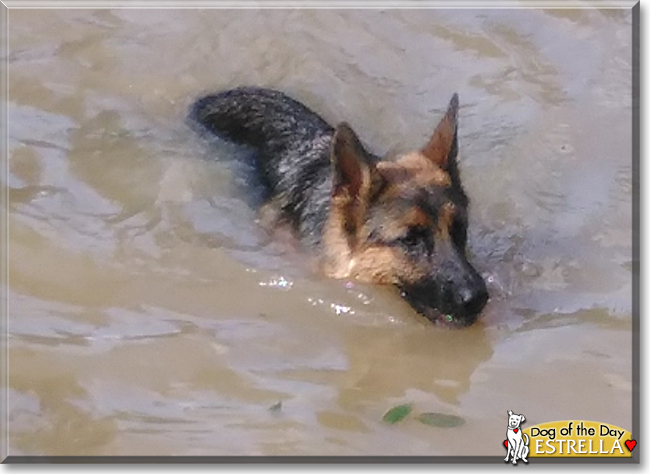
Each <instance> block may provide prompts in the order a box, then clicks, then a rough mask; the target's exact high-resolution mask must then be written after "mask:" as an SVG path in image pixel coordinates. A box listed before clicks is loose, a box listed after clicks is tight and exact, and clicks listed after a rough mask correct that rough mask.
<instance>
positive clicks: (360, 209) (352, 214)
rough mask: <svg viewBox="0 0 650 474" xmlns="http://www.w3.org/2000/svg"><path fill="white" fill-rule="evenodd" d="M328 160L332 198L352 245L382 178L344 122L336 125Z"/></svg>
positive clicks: (354, 134) (357, 138)
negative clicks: (329, 162)
mask: <svg viewBox="0 0 650 474" xmlns="http://www.w3.org/2000/svg"><path fill="white" fill-rule="evenodd" d="M330 159H331V162H332V202H333V206H334V207H336V208H337V209H336V210H337V214H338V215H339V216H340V218H342V219H343V222H342V223H341V224H342V225H343V229H344V231H345V233H346V234H347V237H348V239H349V244H350V246H351V247H352V248H353V247H354V245H355V243H356V233H357V231H358V230H359V228H360V226H361V225H362V222H363V219H364V217H365V213H366V209H367V207H368V204H369V202H370V199H371V197H372V195H373V193H374V192H376V190H377V189H379V188H380V187H381V183H382V182H383V178H382V177H381V175H380V174H379V172H378V171H377V169H376V167H375V164H374V161H373V159H372V157H371V155H370V154H369V153H368V152H367V151H366V149H365V148H364V147H363V145H362V144H361V140H359V137H357V135H356V133H354V131H353V130H352V128H351V127H350V125H348V124H347V123H346V122H342V123H340V124H339V125H338V126H337V127H336V131H335V132H334V137H333V138H332V148H331V152H330Z"/></svg>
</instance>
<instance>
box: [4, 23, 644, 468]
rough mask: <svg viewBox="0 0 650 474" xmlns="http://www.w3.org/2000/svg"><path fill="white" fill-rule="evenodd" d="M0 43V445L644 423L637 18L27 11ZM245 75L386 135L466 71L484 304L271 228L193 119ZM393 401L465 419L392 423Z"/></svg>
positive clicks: (441, 441)
mask: <svg viewBox="0 0 650 474" xmlns="http://www.w3.org/2000/svg"><path fill="white" fill-rule="evenodd" d="M9 37H10V54H9V58H8V61H9V104H8V107H9V144H8V146H9V166H8V169H9V173H8V177H7V180H6V182H3V183H2V186H3V188H7V187H8V192H9V200H10V202H9V213H8V223H9V252H8V268H9V288H8V296H9V321H8V324H9V341H8V342H9V372H10V373H9V388H8V390H9V392H8V393H9V400H8V401H9V431H10V439H9V443H10V444H9V454H107V455H110V454H123V455H126V454H202V455H225V454H228V455H233V454H235V455H236V454H297V455H304V454H326V455H333V454H339V455H359V454H363V455H371V454H382V455H386V454H400V455H415V454H419V455H468V454H472V455H500V456H503V455H504V449H503V446H502V445H501V441H502V439H504V436H505V429H506V411H507V410H508V409H512V410H514V411H515V412H517V413H524V414H525V415H526V417H527V419H528V423H530V425H532V424H536V423H540V422H545V421H551V420H563V419H588V420H596V421H602V422H607V423H612V424H614V425H617V426H620V427H623V428H626V429H628V430H629V429H631V427H632V426H631V424H632V412H631V397H632V396H631V379H632V376H631V359H632V353H631V352H632V344H631V299H632V298H631V281H632V274H631V260H632V251H631V240H632V237H631V225H632V224H631V222H632V217H631V186H632V184H631V183H632V181H631V180H632V176H631V14H630V12H628V11H622V10H602V11H595V10H579V11H572V10H561V11H560V10H558V11H538V10H462V11H461V10H459V11H454V10H420V11H418V10H402V11H400V10H385V11H372V10H347V11H328V10H291V11H282V10H267V11H257V10H239V11H226V10H204V11H199V10H181V11H175V10H146V11H145V10H97V11H89V10H68V11H57V10H46V11H45V10H44V11H38V10H25V11H19V10H11V11H10V13H9ZM242 84H250V85H262V86H269V87H275V88H279V89H282V90H284V91H286V92H288V93H290V94H291V95H293V96H294V97H296V98H298V99H300V100H302V101H304V102H305V103H307V104H308V105H309V106H311V107H312V108H313V109H315V110H317V111H319V112H320V113H322V115H323V116H324V117H326V118H327V119H328V120H330V121H331V122H336V121H338V120H347V121H349V122H350V123H351V124H352V125H353V126H354V127H355V128H356V129H357V131H358V132H359V134H360V135H361V137H362V138H363V139H364V140H365V141H366V142H367V143H368V144H370V148H371V149H372V150H373V151H375V152H377V153H383V152H389V151H394V150H398V149H405V148H412V147H413V146H418V145H419V144H421V143H424V140H425V139H426V137H427V136H428V134H429V133H430V132H431V130H432V127H433V126H434V125H435V123H437V120H438V119H439V117H440V115H441V113H442V111H443V108H444V107H445V106H446V104H447V102H448V100H449V97H450V96H451V94H452V93H453V92H454V91H458V93H459V94H460V98H461V111H460V131H459V133H460V137H459V138H460V144H461V145H460V146H461V151H460V153H461V156H460V160H461V161H460V162H461V168H462V175H463V179H464V182H465V185H466V189H467V191H468V193H469V195H470V197H471V199H472V210H471V212H472V214H471V217H472V223H471V228H470V246H471V252H472V253H473V255H474V261H475V262H476V265H477V267H478V268H479V270H480V271H481V272H482V273H483V274H484V275H485V276H486V278H487V279H488V281H489V287H490V291H491V294H492V299H491V301H490V303H489V305H488V307H487V308H486V310H485V315H484V318H483V320H482V321H481V322H480V323H479V324H477V325H476V326H474V327H472V328H469V329H465V330H456V331H453V330H445V329H442V328H439V327H435V326H432V325H431V324H429V323H427V321H425V320H424V319H423V318H422V317H420V316H418V315H417V314H415V313H413V311H412V310H411V309H410V308H409V307H408V305H406V303H404V302H403V301H402V300H401V299H400V298H399V296H398V295H397V294H396V292H395V291H394V290H392V289H389V288H379V287H371V286H362V285H358V284H355V283H353V282H345V281H331V280H325V279H323V278H320V277H318V276H317V275H314V274H313V273H312V271H311V269H310V268H309V265H308V264H306V263H305V261H306V260H307V259H306V257H305V255H304V254H301V253H300V252H299V251H296V250H295V249H293V248H291V246H289V245H286V243H284V242H282V241H281V240H277V239H275V238H272V237H271V236H269V235H267V234H266V233H265V232H264V231H263V230H262V229H261V228H260V226H259V225H258V224H257V223H256V218H257V215H256V213H255V211H254V210H253V209H252V208H251V207H250V206H249V204H248V199H247V198H248V196H249V194H248V193H249V192H250V189H247V188H246V187H245V186H242V183H241V181H242V180H243V179H242V177H241V176H242V174H241V173H240V172H238V162H237V160H236V152H234V151H232V152H227V151H223V150H221V151H218V150H216V149H215V148H214V146H213V145H211V144H209V143H206V142H205V141H203V140H202V139H200V138H199V137H197V136H196V135H195V134H194V133H193V132H192V131H191V130H190V129H189V128H188V127H187V125H186V124H185V122H184V117H185V113H186V110H187V107H188V105H189V104H190V103H191V101H192V100H193V98H195V97H197V96H198V95H199V94H201V93H203V92H206V91H213V90H218V89H224V88H228V87H234V86H238V85H242ZM280 401H281V408H280V409H279V410H278V409H275V410H274V409H269V408H270V407H272V406H274V405H275V406H276V407H277V406H278V405H276V404H277V403H278V402H280ZM400 403H412V404H413V407H414V415H416V414H418V413H421V412H430V411H433V412H442V413H450V414H454V415H457V416H460V417H462V419H463V420H464V421H465V424H464V425H462V426H460V427H455V428H434V427H431V426H426V425H424V424H421V423H419V422H418V421H417V420H416V418H415V416H411V417H410V418H408V419H406V420H404V421H402V422H401V423H398V424H396V425H393V426H390V425H387V424H385V423H383V422H382V415H383V414H384V413H385V412H386V410H388V409H389V408H391V407H392V406H394V405H397V404H400ZM530 425H529V426H530Z"/></svg>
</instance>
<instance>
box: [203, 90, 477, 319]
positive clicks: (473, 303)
mask: <svg viewBox="0 0 650 474" xmlns="http://www.w3.org/2000/svg"><path fill="white" fill-rule="evenodd" d="M457 115H458V95H457V94H454V95H453V97H452V98H451V101H450V102H449V107H448V109H447V113H446V114H445V116H444V117H443V118H442V119H441V120H440V123H439V124H438V126H437V127H436V129H435V130H434V132H433V135H432V136H431V138H430V139H429V142H428V143H427V144H426V145H425V146H424V147H423V148H422V149H420V150H417V151H413V152H410V153H405V154H402V155H399V156H397V157H396V158H394V159H390V160H389V159H381V158H379V157H378V156H376V155H373V154H372V153H371V152H369V151H368V150H367V148H366V147H365V146H364V145H363V144H362V142H361V140H360V139H359V138H358V137H357V135H356V134H355V132H354V131H353V130H352V128H351V127H350V125H348V124H347V123H345V122H342V123H339V124H338V125H337V126H336V127H332V126H330V125H329V124H328V123H327V122H325V120H323V119H322V118H321V117H320V116H319V115H317V114H316V113H314V112H312V111H311V110H309V109H308V108H307V107H306V106H304V105H303V104H301V103H299V102H297V101H295V100H293V99H291V98H290V97H288V96H286V95H285V94H283V93H282V92H278V91H274V90H269V89H261V88H253V87H242V88H237V89H233V90H228V91H224V92H220V93H217V94H213V95H208V96H205V97H202V98H200V99H198V100H197V101H196V102H195V103H194V104H193V105H192V107H191V109H190V120H191V121H192V122H195V123H198V124H200V125H201V126H202V127H201V128H203V129H207V130H208V131H210V132H212V133H214V134H216V135H217V136H218V137H221V138H223V139H225V140H227V141H230V142H233V143H235V144H240V145H247V146H249V147H252V148H253V149H254V150H255V152H256V153H255V155H256V161H255V168H256V170H257V171H258V172H259V178H260V180H261V182H262V184H263V185H264V186H265V187H266V188H267V189H266V190H267V192H268V197H269V202H272V203H273V205H274V206H277V209H278V216H279V218H281V219H282V220H284V221H286V222H288V223H290V224H291V225H292V227H293V228H294V229H295V231H296V232H297V234H298V237H299V239H300V240H301V242H302V243H303V244H304V245H305V246H307V247H308V248H311V249H313V250H315V251H316V252H318V254H319V256H320V266H321V268H322V271H323V273H324V274H325V275H326V276H328V277H332V278H354V279H356V280H359V281H362V282H368V283H378V284H390V285H395V286H397V287H398V288H399V290H400V291H401V294H402V296H403V297H404V298H405V299H406V300H407V301H408V302H409V303H410V304H411V306H412V307H413V308H415V309H416V310H417V311H418V312H420V313H421V314H423V315H424V316H426V317H427V318H428V319H430V320H431V321H434V322H441V323H443V324H445V325H451V326H468V325H470V324H472V323H473V322H474V321H475V320H476V319H477V317H478V315H479V314H480V312H481V310H482V309H483V307H484V306H485V304H486V302H487V300H488V292H487V289H486V286H485V282H484V281H483V279H482V278H481V276H480V275H479V274H478V272H477V271H476V270H475V269H474V267H472V265H471V264H470V263H469V262H468V260H467V256H466V253H465V246H466V243H467V206H468V203H469V200H468V198H467V195H466V194H465V192H464V191H463V188H462V186H461V182H460V176H459V172H458V165H457V163H456V155H457V152H458V139H457V125H456V124H457Z"/></svg>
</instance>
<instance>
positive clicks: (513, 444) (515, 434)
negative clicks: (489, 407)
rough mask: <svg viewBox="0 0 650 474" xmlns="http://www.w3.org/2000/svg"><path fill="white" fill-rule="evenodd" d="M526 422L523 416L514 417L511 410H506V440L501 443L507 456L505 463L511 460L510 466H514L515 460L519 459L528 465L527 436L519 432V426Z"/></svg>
mask: <svg viewBox="0 0 650 474" xmlns="http://www.w3.org/2000/svg"><path fill="white" fill-rule="evenodd" d="M524 421H526V417H525V416H524V415H516V414H515V413H513V412H512V410H508V429H507V430H506V440H505V441H504V442H503V444H504V445H505V447H506V449H507V450H508V454H506V458H505V459H504V461H505V462H508V460H510V459H511V461H512V464H514V465H516V464H517V460H518V459H520V460H522V461H523V462H525V463H528V459H526V458H527V457H528V451H529V447H528V444H529V439H528V435H527V434H524V432H523V431H522V430H521V424H522V423H523V422H524Z"/></svg>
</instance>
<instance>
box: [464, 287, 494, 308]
mask: <svg viewBox="0 0 650 474" xmlns="http://www.w3.org/2000/svg"><path fill="white" fill-rule="evenodd" d="M459 293H460V294H459V297H460V298H459V299H460V304H461V306H462V307H463V310H464V311H465V313H466V314H471V315H476V314H478V313H480V312H481V310H482V309H483V307H484V306H485V304H486V303H487V301H488V292H487V289H486V288H485V286H484V285H482V287H479V288H464V289H463V290H461V291H460V292H459Z"/></svg>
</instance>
